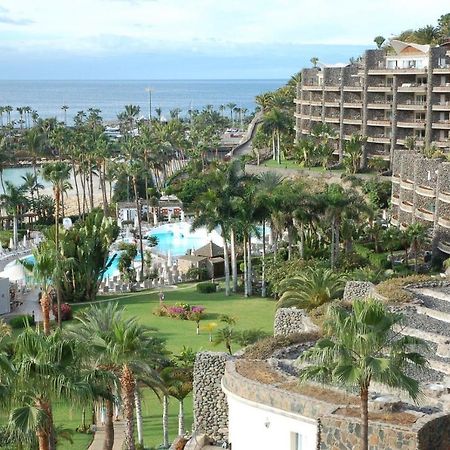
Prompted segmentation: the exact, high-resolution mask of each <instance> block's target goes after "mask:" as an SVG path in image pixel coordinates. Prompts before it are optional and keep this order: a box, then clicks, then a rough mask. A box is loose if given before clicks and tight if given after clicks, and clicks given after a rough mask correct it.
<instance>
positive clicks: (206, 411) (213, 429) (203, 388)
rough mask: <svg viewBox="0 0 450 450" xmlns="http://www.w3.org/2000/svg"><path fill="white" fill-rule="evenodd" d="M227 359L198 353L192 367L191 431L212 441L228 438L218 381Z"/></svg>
mask: <svg viewBox="0 0 450 450" xmlns="http://www.w3.org/2000/svg"><path fill="white" fill-rule="evenodd" d="M230 359H232V356H230V355H228V354H227V353H222V352H199V353H197V355H196V358H195V363H194V388H193V391H194V431H195V432H196V433H204V434H206V435H207V436H208V437H210V438H211V439H212V440H214V441H220V440H223V439H224V438H226V436H227V435H228V405H227V400H226V397H225V394H224V393H223V391H222V388H221V380H222V377H223V375H224V373H225V363H226V362H227V361H229V360H230Z"/></svg>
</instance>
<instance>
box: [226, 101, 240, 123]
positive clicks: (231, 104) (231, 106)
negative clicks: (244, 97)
mask: <svg viewBox="0 0 450 450" xmlns="http://www.w3.org/2000/svg"><path fill="white" fill-rule="evenodd" d="M236 106H237V105H236V103H233V102H230V103H227V104H226V107H227V108H228V109H229V110H230V122H231V124H232V125H234V119H233V112H234V108H236Z"/></svg>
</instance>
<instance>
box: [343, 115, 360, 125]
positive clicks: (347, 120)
mask: <svg viewBox="0 0 450 450" xmlns="http://www.w3.org/2000/svg"><path fill="white" fill-rule="evenodd" d="M343 123H345V124H348V125H361V124H362V118H361V117H344V119H343Z"/></svg>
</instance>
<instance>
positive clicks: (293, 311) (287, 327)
mask: <svg viewBox="0 0 450 450" xmlns="http://www.w3.org/2000/svg"><path fill="white" fill-rule="evenodd" d="M312 331H318V328H317V326H316V325H314V324H313V323H312V321H311V319H310V318H309V317H308V315H307V314H306V312H305V311H304V310H303V309H298V308H279V309H277V312H276V314H275V321H274V324H273V334H274V336H278V335H282V336H289V335H290V334H296V333H309V332H312Z"/></svg>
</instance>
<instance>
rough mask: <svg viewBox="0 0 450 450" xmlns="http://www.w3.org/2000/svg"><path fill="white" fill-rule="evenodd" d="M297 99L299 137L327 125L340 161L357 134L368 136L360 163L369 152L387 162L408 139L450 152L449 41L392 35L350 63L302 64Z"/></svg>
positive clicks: (404, 145) (365, 158)
mask: <svg viewBox="0 0 450 450" xmlns="http://www.w3.org/2000/svg"><path fill="white" fill-rule="evenodd" d="M295 104H296V112H295V130H296V139H297V141H299V140H301V139H303V138H305V137H307V136H310V135H311V133H312V132H313V130H314V128H315V126H316V125H317V124H322V123H323V124H328V125H330V126H331V127H332V128H333V129H334V131H335V137H334V138H335V147H336V150H335V153H336V155H337V156H338V157H339V160H342V158H343V153H344V143H345V142H346V141H347V140H349V139H350V137H351V136H352V135H354V134H359V135H361V136H364V137H366V138H367V142H366V144H365V145H364V151H363V157H362V161H361V164H362V165H363V166H365V165H366V164H367V161H368V159H369V158H373V157H380V158H383V159H385V160H387V161H390V162H391V163H392V160H393V155H394V152H395V151H396V150H397V149H405V148H406V146H408V145H410V143H411V142H412V140H411V139H409V138H414V142H415V145H416V146H417V147H430V146H432V145H433V146H436V147H437V148H439V149H442V150H444V151H448V150H450V40H449V41H448V42H447V43H445V44H443V45H441V46H436V47H432V46H430V45H418V44H414V43H406V42H401V41H397V40H392V41H391V43H390V46H389V47H387V48H386V49H377V50H366V52H365V54H364V56H363V57H362V58H361V60H360V61H356V62H354V63H351V64H348V65H341V66H326V65H321V64H319V65H318V67H315V68H311V69H304V70H303V71H302V81H301V83H299V85H298V87H297V98H296V99H295Z"/></svg>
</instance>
